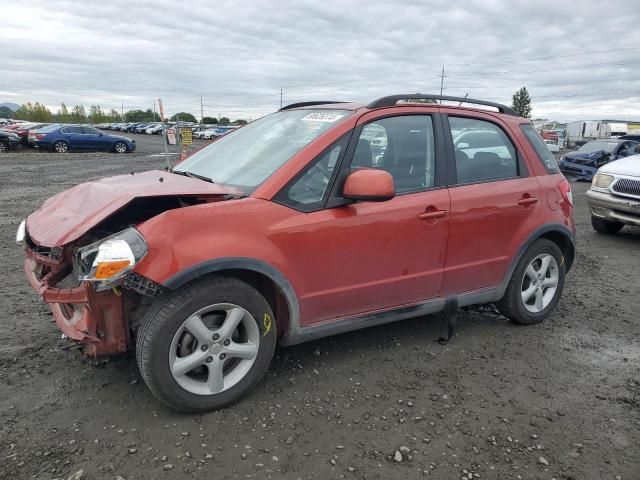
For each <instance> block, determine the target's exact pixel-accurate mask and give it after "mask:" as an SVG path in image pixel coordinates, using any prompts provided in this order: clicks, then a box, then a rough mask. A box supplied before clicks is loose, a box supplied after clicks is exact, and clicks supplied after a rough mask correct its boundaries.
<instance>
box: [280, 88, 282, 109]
mask: <svg viewBox="0 0 640 480" xmlns="http://www.w3.org/2000/svg"><path fill="white" fill-rule="evenodd" d="M280 108H282V87H280Z"/></svg>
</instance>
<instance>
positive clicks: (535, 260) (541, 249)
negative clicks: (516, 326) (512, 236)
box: [496, 239, 566, 325]
mask: <svg viewBox="0 0 640 480" xmlns="http://www.w3.org/2000/svg"><path fill="white" fill-rule="evenodd" d="M545 265H546V267H545ZM565 274H566V263H565V258H564V255H563V254H562V251H561V250H560V247H558V245H556V244H555V243H554V242H552V241H550V240H546V239H539V240H537V241H535V242H534V243H533V244H532V245H531V246H530V247H529V248H528V249H527V250H526V251H525V253H524V255H522V257H521V258H520V260H519V261H518V264H517V265H516V268H515V270H514V272H513V275H512V276H511V279H510V280H509V285H508V286H507V290H506V291H505V293H504V296H503V297H502V299H501V300H500V301H499V302H497V303H496V306H497V307H498V310H499V311H500V313H501V314H502V315H504V316H505V317H507V318H509V319H510V320H512V321H514V322H516V323H520V324H523V325H533V324H535V323H540V322H542V321H543V320H544V319H546V318H547V317H548V316H549V315H550V314H551V312H553V310H554V309H555V307H556V305H557V304H558V301H559V300H560V296H561V295H562V290H563V288H564V280H565ZM525 299H526V300H525Z"/></svg>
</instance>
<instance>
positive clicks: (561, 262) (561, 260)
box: [560, 255, 564, 265]
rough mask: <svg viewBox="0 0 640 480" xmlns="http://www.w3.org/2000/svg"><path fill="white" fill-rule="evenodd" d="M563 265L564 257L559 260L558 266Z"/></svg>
mask: <svg viewBox="0 0 640 480" xmlns="http://www.w3.org/2000/svg"><path fill="white" fill-rule="evenodd" d="M563 263H564V255H563V256H562V257H561V258H560V265H562V264H563Z"/></svg>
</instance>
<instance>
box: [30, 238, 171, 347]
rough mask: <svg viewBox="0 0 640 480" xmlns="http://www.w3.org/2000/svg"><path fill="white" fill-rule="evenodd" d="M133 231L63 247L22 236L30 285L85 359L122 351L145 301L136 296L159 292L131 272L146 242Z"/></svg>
mask: <svg viewBox="0 0 640 480" xmlns="http://www.w3.org/2000/svg"><path fill="white" fill-rule="evenodd" d="M131 230H134V229H129V230H125V231H124V232H121V233H120V234H116V235H112V236H111V237H108V238H106V239H104V240H102V241H99V242H96V243H93V244H89V245H87V246H84V247H75V246H74V245H69V246H66V247H64V248H63V247H53V248H49V247H41V246H38V245H36V244H34V243H33V241H32V240H31V239H30V238H29V235H28V232H25V236H24V239H23V244H24V247H25V260H24V271H25V274H26V276H27V279H28V281H29V284H30V285H31V287H32V288H33V289H34V290H35V291H36V292H37V293H38V294H39V295H40V298H41V300H42V301H43V302H45V303H48V304H49V306H50V307H51V311H52V314H53V319H54V321H55V322H56V324H57V325H58V327H59V328H60V330H62V332H63V333H64V334H65V335H66V336H67V337H68V338H70V339H72V340H75V341H77V342H80V343H81V344H82V345H83V353H84V354H85V355H87V356H89V357H101V356H108V355H113V354H117V353H123V352H126V351H127V350H128V349H129V345H130V332H131V328H130V327H131V326H130V324H129V322H130V319H131V318H132V313H133V312H134V311H135V310H136V309H137V308H139V307H140V306H141V304H143V303H144V298H141V297H140V295H142V297H146V298H149V299H152V298H153V297H154V296H156V295H158V294H159V293H160V290H161V288H162V287H161V286H160V285H157V284H155V283H154V282H151V281H150V280H147V279H144V277H141V276H140V275H137V274H134V273H133V272H131V269H132V268H133V267H134V266H135V263H137V261H139V260H140V259H141V258H142V257H143V256H144V254H145V253H146V250H145V249H146V244H145V243H144V240H143V239H142V237H141V236H140V235H139V234H137V236H136V234H135V233H133V232H131ZM136 233H137V232H136ZM127 241H129V242H131V246H130V247H129V246H128V243H126V242H127ZM140 242H142V243H140ZM129 276H130V277H131V278H128V277H129Z"/></svg>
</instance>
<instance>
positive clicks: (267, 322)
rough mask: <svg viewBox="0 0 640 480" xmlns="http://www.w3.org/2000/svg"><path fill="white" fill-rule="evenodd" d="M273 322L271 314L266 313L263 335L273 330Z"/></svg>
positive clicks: (263, 321) (263, 320)
mask: <svg viewBox="0 0 640 480" xmlns="http://www.w3.org/2000/svg"><path fill="white" fill-rule="evenodd" d="M271 323H272V321H271V316H270V315H269V314H268V313H265V314H264V318H263V319H262V324H263V325H264V333H263V334H262V336H263V337H264V336H266V335H267V333H269V332H270V331H271Z"/></svg>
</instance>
